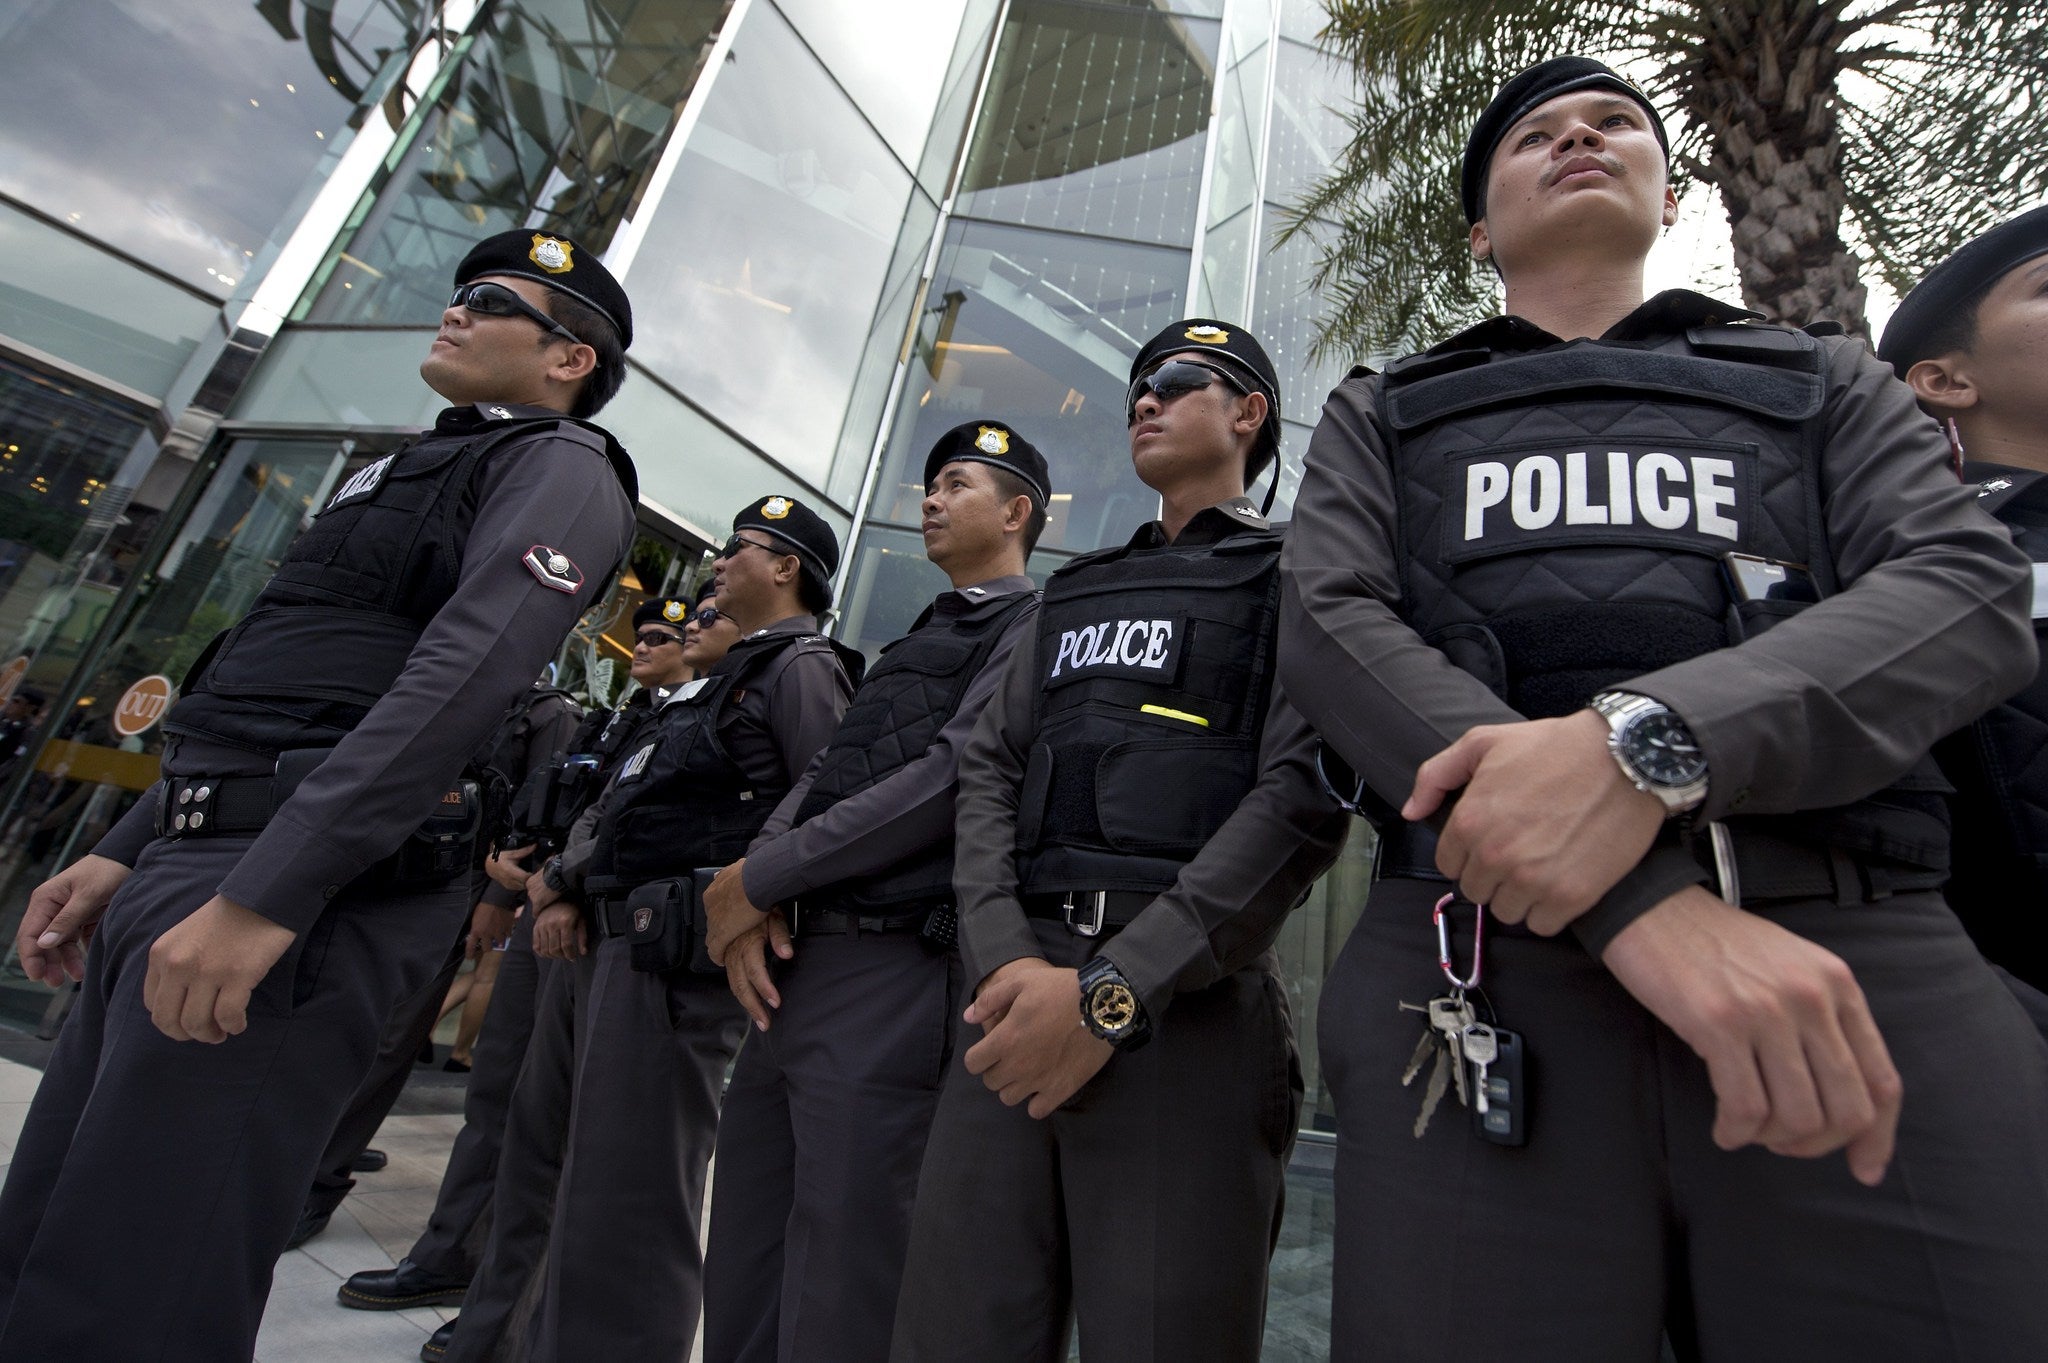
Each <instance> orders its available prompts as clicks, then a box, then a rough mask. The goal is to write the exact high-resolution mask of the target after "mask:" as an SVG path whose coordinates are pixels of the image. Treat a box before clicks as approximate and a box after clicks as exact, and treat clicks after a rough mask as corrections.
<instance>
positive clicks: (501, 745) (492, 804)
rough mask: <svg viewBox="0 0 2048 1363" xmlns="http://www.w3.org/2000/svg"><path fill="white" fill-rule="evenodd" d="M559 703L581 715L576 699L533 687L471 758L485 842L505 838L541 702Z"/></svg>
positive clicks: (524, 771)
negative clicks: (480, 799)
mask: <svg viewBox="0 0 2048 1363" xmlns="http://www.w3.org/2000/svg"><path fill="white" fill-rule="evenodd" d="M546 700H556V701H559V702H561V703H562V704H563V705H566V706H568V707H569V708H570V709H571V710H572V711H575V712H576V713H578V714H580V713H581V711H580V710H577V708H576V701H575V698H574V697H572V696H571V695H570V694H569V693H568V692H567V691H560V690H557V689H555V688H554V687H551V686H550V687H538V686H536V687H531V688H529V689H528V690H527V692H526V694H525V695H523V696H521V697H520V698H519V699H518V700H515V701H513V702H512V706H511V708H510V709H508V710H507V711H506V712H505V717H504V718H503V719H501V720H499V721H498V727H497V728H495V729H493V730H492V731H491V736H490V739H489V741H488V742H486V743H485V745H484V748H483V751H482V752H480V753H478V754H477V755H476V756H475V757H473V758H471V759H470V762H469V765H468V767H467V770H468V771H469V772H471V773H472V774H473V775H474V776H475V777H476V778H477V780H478V782H479V783H480V784H481V785H482V787H483V797H484V820H483V831H484V841H485V842H487V843H496V842H498V841H499V839H500V838H502V837H503V835H504V833H505V831H506V828H507V826H508V823H509V820H510V818H511V809H512V793H513V792H514V791H516V790H518V789H519V786H520V783H522V782H523V781H525V780H526V777H527V770H526V763H527V756H528V754H527V747H528V745H529V741H530V740H531V738H532V737H533V712H534V710H536V709H537V708H539V706H540V704H541V702H543V701H546Z"/></svg>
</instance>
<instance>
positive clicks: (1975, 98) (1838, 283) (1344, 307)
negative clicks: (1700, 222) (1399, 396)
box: [1282, 0, 2048, 356]
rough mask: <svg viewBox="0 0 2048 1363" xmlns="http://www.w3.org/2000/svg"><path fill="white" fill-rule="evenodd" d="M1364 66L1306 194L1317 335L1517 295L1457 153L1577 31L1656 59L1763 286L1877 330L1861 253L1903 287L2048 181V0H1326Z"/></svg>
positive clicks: (1757, 303)
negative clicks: (1469, 239) (1475, 257)
mask: <svg viewBox="0 0 2048 1363" xmlns="http://www.w3.org/2000/svg"><path fill="white" fill-rule="evenodd" d="M1327 8H1328V11H1329V16H1330V22H1329V25H1328V27H1326V28H1325V29H1324V30H1323V34H1322V37H1323V42H1324V44H1325V46H1326V47H1327V48H1328V50H1329V51H1330V52H1331V53H1332V54H1333V55H1334V56H1336V57H1337V58H1338V59H1340V60H1342V61H1345V62H1348V63H1349V64H1350V65H1351V67H1352V68H1353V69H1354V70H1355V71H1356V72H1357V73H1358V75H1359V80H1358V104H1357V107H1356V108H1355V109H1352V110H1349V111H1346V112H1345V113H1344V117H1345V119H1346V121H1347V123H1348V124H1349V125H1350V130H1351V142H1350V147H1349V149H1348V152H1347V154H1346V155H1344V156H1343V157H1341V158H1340V159H1339V160H1338V162H1337V163H1336V165H1335V166H1334V167H1333V169H1332V170H1331V172H1330V174H1329V175H1328V176H1326V177H1325V178H1324V179H1322V180H1320V181H1319V182H1317V183H1316V184H1315V185H1314V186H1312V187H1311V189H1310V190H1309V192H1308V193H1307V194H1306V196H1305V197H1304V198H1303V199H1302V201H1301V202H1300V203H1299V204H1297V205H1295V206H1294V207H1293V208H1292V209H1291V210H1290V215H1289V216H1290V220H1289V223H1288V226H1287V228H1286V233H1285V235H1284V236H1283V238H1282V239H1283V240H1285V239H1286V238H1287V237H1290V236H1293V235H1294V234H1296V233H1306V234H1308V235H1309V237H1310V238H1311V239H1312V240H1314V241H1316V242H1317V243H1318V245H1319V247H1320V248H1321V252H1322V260H1321V264H1320V266H1319V267H1318V270H1317V272H1316V274H1315V276H1314V281H1313V283H1314V287H1316V288H1317V289H1319V290H1321V291H1322V292H1323V294H1324V297H1325V299H1326V302H1327V304H1328V307H1327V309H1326V312H1325V314H1324V321H1323V324H1322V328H1321V333H1320V336H1319V338H1318V350H1319V352H1320V353H1322V354H1324V355H1333V354H1334V355H1339V356H1348V355H1355V354H1360V353H1364V354H1373V355H1390V354H1398V353H1401V352H1403V351H1406V350H1410V349H1413V348H1415V347H1416V346H1417V345H1418V344H1427V343H1428V342H1429V341H1432V340H1435V339H1439V338H1441V337H1442V336H1443V335H1444V334H1445V333H1447V332H1448V331H1451V330H1454V329H1456V328H1457V327H1460V326H1463V325H1466V324H1468V323H1470V322H1472V321H1474V320H1476V319H1478V318H1479V317H1483V316H1485V315H1487V313H1488V312H1490V311H1491V310H1492V309H1493V308H1494V306H1495V301H1494V300H1495V296H1496V284H1495V280H1494V277H1493V274H1492V272H1491V271H1490V270H1484V269H1483V267H1476V266H1475V265H1474V263H1473V261H1472V260H1471V258H1470V255H1469V253H1468V251H1467V249H1466V231H1465V223H1464V220H1463V218H1462V217H1461V216H1460V214H1459V211H1458V198H1457V191H1456V185H1457V170H1458V164H1459V157H1460V156H1461V154H1462V152H1463V143H1464V138H1465V135H1466V132H1467V130H1468V129H1470V127H1471V126H1472V123H1473V120H1474V119H1476V118H1477V117H1478V116H1479V113H1480V111H1481V110H1482V109H1483V108H1484V107H1485V106H1486V102H1487V101H1488V100H1489V99H1490V98H1492V96H1493V93H1494V91H1495V90H1496V89H1498V88H1499V87H1500V84H1501V82H1503V81H1504V80H1506V79H1507V78H1508V77H1509V76H1510V75H1512V74H1514V73H1515V72H1516V71H1519V70H1521V69H1522V68H1523V67H1526V66H1529V65H1531V64H1533V63H1535V62H1538V61H1541V60H1543V59H1545V58H1547V57H1553V56H1557V55H1560V54H1563V53H1583V54H1585V55H1588V56H1597V57H1601V58H1602V59H1604V60H1607V61H1609V62H1610V63H1612V64H1614V65H1616V66H1617V67H1618V68H1620V69H1621V70H1622V71H1623V72H1624V73H1625V74H1627V75H1629V76H1630V78H1631V79H1634V80H1636V81H1637V82H1638V83H1639V84H1640V85H1641V86H1642V87H1643V89H1644V91H1645V92H1646V93H1647V94H1648V95H1649V96H1650V99H1651V101H1652V102H1653V103H1654V104H1655V105H1656V106H1657V107H1658V109H1659V110H1660V111H1662V112H1663V114H1664V116H1665V119H1666V121H1667V123H1668V125H1669V127H1670V131H1671V134H1672V143H1671V172H1672V180H1673V183H1674V185H1675V186H1676V187H1677V189H1678V190H1679V193H1680V195H1681V196H1683V195H1684V194H1685V193H1686V192H1687V190H1688V189H1690V188H1691V187H1692V186H1694V185H1710V186H1712V187H1713V188H1715V189H1717V190H1718V191H1720V196H1721V203H1722V205H1723V207H1724V208H1725V209H1726V210H1727V214H1728V222H1729V227H1730V232H1731V236H1732V238H1733V242H1734V249H1735V261H1734V263H1735V267H1736V273H1737V275H1738V276H1739V278H1740V280H1741V283H1742V296H1743V301H1744V302H1745V303H1746V304H1747V305H1748V306H1750V307H1752V308H1755V309H1756V310H1757V311H1759V312H1762V313H1764V314H1765V315H1766V316H1767V317H1769V318H1771V319H1772V320H1774V321H1784V322H1792V323H1803V322H1807V321H1811V320H1814V319H1817V318H1825V319H1829V320H1832V321H1836V322H1839V323H1841V324H1842V325H1843V326H1844V327H1845V328H1847V329H1848V330H1849V331H1851V332H1854V333H1857V334H1867V326H1866V322H1865V319H1864V292H1865V290H1864V284H1863V273H1862V272H1863V270H1864V268H1865V267H1866V266H1868V267H1869V268H1871V269H1874V270H1875V271H1876V273H1877V276H1878V277H1879V278H1881V279H1883V280H1884V281H1885V283H1886V284H1887V285H1888V286H1889V287H1890V288H1892V289H1893V290H1894V291H1895V292H1903V291H1904V290H1905V289H1906V288H1908V287H1910V285H1911V283H1912V282H1913V280H1914V279H1916V278H1917V277H1918V276H1919V275H1920V273H1921V272H1923V271H1924V270H1925V269H1926V268H1927V267H1928V266H1930V265H1932V264H1933V263H1934V262H1935V261H1937V260H1939V259H1940V258H1941V257H1943V256H1944V255H1946V254H1947V253H1948V252H1950V251H1952V250H1953V249H1955V247H1956V246H1958V245H1960V244H1961V243H1962V242H1963V241H1964V240H1965V239H1967V238H1968V237H1970V236H1972V235H1974V234H1975V233H1977V232H1979V231H1982V230H1983V229H1984V228H1985V227H1987V226H1989V225H1991V224H1992V223H1994V222H1996V221H1998V220H2000V219H2002V218H2004V217H2006V216H2009V215H2010V214H2012V213H2014V212H2016V211H2018V210H2019V209H2021V208H2025V207H2029V206H2031V205H2033V204H2035V203H2038V202H2040V201H2041V199H2042V198H2043V195H2044V187H2048V37H2044V30H2048V0H1945V2H1942V3H1938V2H1936V0H1927V2H1926V3H1913V2H1912V0H1891V2H1889V3H1888V2H1887V0H1861V2H1859V0H1637V2H1636V3H1614V2H1611V0H1610V2H1609V3H1600V2H1599V0H1581V2H1580V3H1563V2H1562V0H1328V2H1327Z"/></svg>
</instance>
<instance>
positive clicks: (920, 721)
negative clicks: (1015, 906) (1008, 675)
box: [795, 592, 1038, 915]
mask: <svg viewBox="0 0 2048 1363" xmlns="http://www.w3.org/2000/svg"><path fill="white" fill-rule="evenodd" d="M1037 601H1038V594H1037V593H1036V592H1015V593H1012V594H1010V595H1008V596H999V597H995V598H993V599H992V600H988V601H984V602H982V603H980V604H979V605H976V606H971V607H969V608H968V609H967V610H964V611H962V612H960V613H959V614H957V615H948V616H942V617H936V616H934V614H933V611H932V610H931V609H930V608H929V607H927V608H926V610H925V613H924V614H923V615H922V616H920V617H918V621H917V624H916V625H914V626H913V627H912V628H911V632H910V633H909V634H907V635H905V636H904V637H903V638H901V639H898V640H896V641H895V642H894V643H892V644H890V645H889V646H888V647H887V648H885V649H883V650H882V657H881V661H880V662H878V663H877V664H876V665H875V667H874V670H873V671H871V672H869V673H868V675H867V679H866V680H865V681H863V682H862V683H861V688H860V690H859V691H858V692H856V693H855V694H854V697H853V703H852V704H851V705H849V706H848V707H847V710H846V713H845V714H844V715H843V716H841V717H840V720H839V729H838V732H836V733H835V734H833V736H832V742H831V744H830V745H828V746H827V748H826V749H825V757H824V761H823V764H822V765H821V766H820V768H819V770H818V775H817V777H816V779H814V780H813V781H812V782H811V788H810V789H809V790H808V791H806V792H805V794H804V799H803V803H802V804H800V805H798V806H797V812H796V819H795V823H797V824H802V823H805V822H807V821H809V820H810V819H813V818H816V817H817V816H818V815H819V814H821V813H823V812H824V811H825V810H827V809H830V808H831V807H832V806H833V805H835V804H837V803H838V802H839V801H841V800H844V799H846V798H847V797H848V796H851V795H857V794H859V793H860V792H861V791H864V790H866V789H868V788H869V787H870V786H874V785H877V784H879V783H880V782H882V781H883V780H886V779H887V778H888V777H890V776H891V775H893V774H895V773H896V772H898V771H901V770H902V769H903V768H904V767H906V766H908V765H909V764H910V763H911V762H913V761H915V760H916V759H918V758H920V757H922V756H924V754H925V753H926V752H927V751H928V750H929V749H930V748H931V746H932V744H933V743H934V742H936V741H937V740H938V737H939V731H940V730H941V729H943V728H945V727H946V725H947V724H948V723H950V722H951V720H952V718H953V716H954V715H955V714H956V713H957V712H958V711H959V709H960V701H961V699H962V697H964V696H965V695H966V694H967V688H968V687H969V686H970V685H971V684H972V683H973V681H974V679H975V677H976V676H978V675H979V674H980V673H981V670H982V669H983V668H984V667H985V666H987V665H988V659H989V655H990V654H991V653H993V652H994V651H995V647H996V645H997V644H998V643H999V642H1000V641H1001V640H1002V637H1003V635H1004V634H1005V632H1007V631H1008V629H1009V628H1010V622H1011V621H1013V620H1015V619H1016V618H1017V616H1018V615H1019V614H1021V613H1023V612H1025V611H1027V610H1030V609H1033V608H1034V607H1035V606H1036V604H1037ZM821 898H822V899H829V900H832V901H840V900H844V901H846V903H845V907H844V909H843V911H844V912H850V913H863V914H874V915H884V914H887V913H889V912H890V911H891V910H892V909H900V910H903V911H906V912H907V911H909V910H910V909H912V908H914V907H925V906H929V905H931V904H933V903H935V902H938V901H946V902H950V901H951V900H952V898H953V844H952V840H951V839H950V838H949V839H946V840H944V841H941V842H937V843H934V844H932V845H931V846H929V847H926V848H923V849H921V850H920V851H918V852H917V853H915V854H913V855H911V856H909V857H906V858H905V859H904V860H902V861H900V862H898V863H897V864H896V865H894V866H892V867H890V868H889V869H888V870H886V871H883V872H880V873H879V874H876V875H872V876H864V877H862V878H861V879H859V880H855V881H847V882H844V883H841V884H838V885H834V886H831V887H829V888H828V889H827V890H826V891H825V893H824V895H823V896H821Z"/></svg>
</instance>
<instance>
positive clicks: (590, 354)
mask: <svg viewBox="0 0 2048 1363" xmlns="http://www.w3.org/2000/svg"><path fill="white" fill-rule="evenodd" d="M551 339H552V340H557V341H558V340H560V339H562V338H561V337H559V336H557V337H552V338H551ZM596 372H597V352H596V351H595V350H593V349H591V348H590V347H589V346H587V345H584V344H582V343H581V342H578V343H577V344H575V345H572V346H568V347H561V348H557V349H556V351H555V353H554V355H553V356H551V357H550V361H549V364H548V377H549V378H550V379H552V380H553V381H554V382H556V383H581V382H582V381H583V380H585V379H587V378H589V377H590V376H591V375H592V374H595V373H596Z"/></svg>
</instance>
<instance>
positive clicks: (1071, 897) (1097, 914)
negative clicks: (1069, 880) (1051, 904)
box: [1060, 890, 1107, 937]
mask: <svg viewBox="0 0 2048 1363" xmlns="http://www.w3.org/2000/svg"><path fill="white" fill-rule="evenodd" d="M1106 897H1107V896H1106V895H1105V893H1104V892H1103V891H1101V890H1086V891H1082V892H1080V893H1078V894H1077V893H1076V892H1075V891H1073V890H1069V891H1067V897H1066V900H1065V901H1064V902H1063V903H1061V905H1060V912H1061V913H1062V914H1064V915H1065V916H1066V920H1067V930H1068V931H1069V932H1072V933H1074V934H1075V935H1076V936H1080V937H1100V936H1101V935H1102V915H1103V903H1102V901H1103V900H1104V899H1105V898H1106ZM1076 900H1078V901H1079V903H1078V904H1077V903H1076ZM1076 908H1086V909H1087V910H1088V918H1087V921H1085V922H1076V921H1074V910H1075V909H1076Z"/></svg>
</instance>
